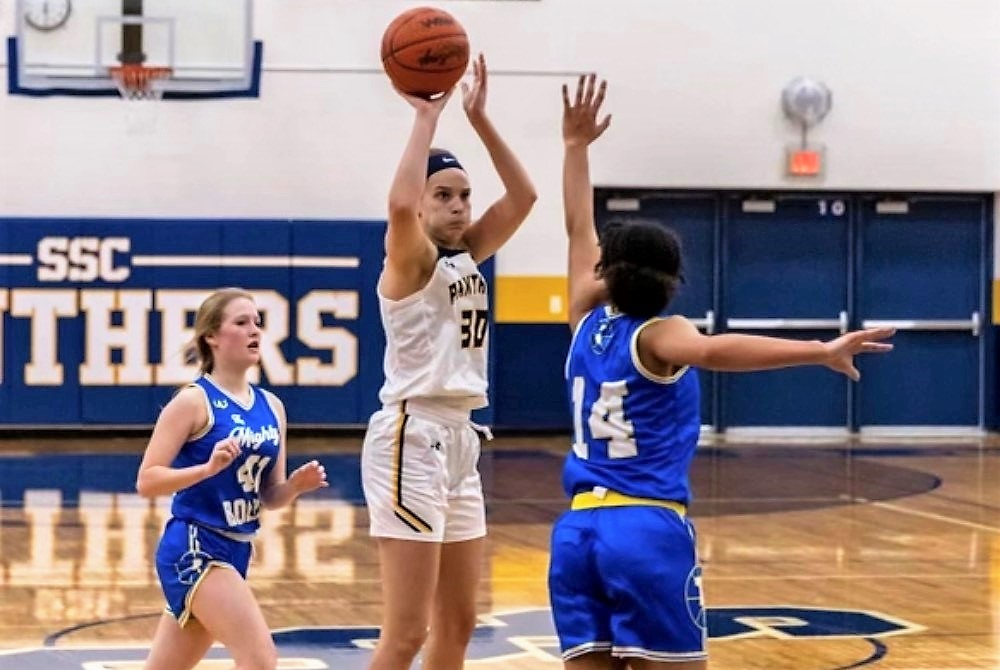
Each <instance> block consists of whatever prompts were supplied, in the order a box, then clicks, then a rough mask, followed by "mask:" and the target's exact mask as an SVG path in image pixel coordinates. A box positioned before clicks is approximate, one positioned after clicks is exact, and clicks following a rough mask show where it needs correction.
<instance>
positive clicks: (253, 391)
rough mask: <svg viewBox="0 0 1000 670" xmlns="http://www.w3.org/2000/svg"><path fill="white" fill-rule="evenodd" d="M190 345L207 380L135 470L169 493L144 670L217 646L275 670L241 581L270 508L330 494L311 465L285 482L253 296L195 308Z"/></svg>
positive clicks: (235, 293)
mask: <svg viewBox="0 0 1000 670" xmlns="http://www.w3.org/2000/svg"><path fill="white" fill-rule="evenodd" d="M194 331H195V336H194V340H193V342H192V345H191V349H192V350H191V354H192V358H194V359H196V360H198V362H199V363H200V368H201V375H200V376H199V377H198V379H196V380H195V381H194V382H193V383H192V384H190V385H188V386H186V387H185V388H183V389H181V390H180V391H179V392H178V393H177V394H176V395H175V396H174V397H173V398H172V399H171V400H170V402H169V403H167V405H166V407H164V408H163V411H162V412H161V413H160V416H159V418H158V419H157V421H156V426H155V427H154V428H153V434H152V436H151V437H150V440H149V445H148V446H147V447H146V453H145V455H144V457H143V459H142V464H141V465H140V466H139V475H138V479H137V481H136V488H137V490H138V491H139V494H140V495H142V496H144V497H147V498H155V497H162V496H169V495H171V494H173V501H172V504H171V518H170V520H169V521H168V522H167V525H166V527H165V529H164V531H163V536H162V538H161V539H160V544H159V547H158V548H157V551H156V572H157V575H158V576H159V578H160V584H161V586H162V588H163V593H164V596H165V598H166V601H167V611H166V612H165V613H164V615H163V617H162V618H161V619H160V622H159V625H158V627H157V629H156V634H155V636H154V638H153V645H152V649H151V650H150V653H149V657H148V658H147V659H146V664H145V666H144V667H145V670H189V669H190V668H193V667H194V666H195V665H196V664H197V663H198V662H199V661H200V660H201V659H202V657H203V656H204V655H205V652H206V651H208V648H209V647H210V646H211V645H212V643H213V642H215V641H216V640H217V641H219V642H221V643H222V644H224V645H225V647H226V649H227V650H228V651H229V653H230V654H231V655H232V657H233V661H234V662H235V663H236V665H235V668H236V669H237V670H274V668H276V667H277V665H278V654H277V651H276V650H275V647H274V642H273V640H272V639H271V633H270V630H269V629H268V626H267V624H266V623H265V621H264V617H263V615H262V613H261V610H260V607H259V606H258V605H257V601H256V599H255V598H254V596H253V593H252V592H251V590H250V587H249V586H248V585H247V582H246V574H247V566H248V564H249V562H250V555H251V553H252V548H251V544H250V543H251V540H252V539H253V536H254V533H255V532H256V531H257V528H258V527H259V525H260V523H259V521H258V517H259V515H260V512H261V510H262V509H263V508H268V509H272V508H277V507H283V506H284V505H287V504H289V503H290V502H292V501H293V500H295V499H296V498H297V497H298V496H300V495H302V494H303V493H307V492H309V491H313V490H315V489H317V488H320V487H323V486H326V485H327V483H326V472H325V470H324V468H323V466H322V465H320V464H319V463H317V462H316V461H310V462H309V463H306V464H305V465H303V466H301V467H300V468H298V469H297V470H295V471H294V472H292V473H291V475H289V476H288V477H287V478H286V477H285V432H286V431H285V408H284V406H283V405H282V403H281V401H280V400H278V398H277V397H275V396H274V395H273V394H271V393H269V392H267V391H264V390H263V389H260V388H258V387H256V386H253V385H252V384H249V383H248V382H247V371H248V370H249V369H250V368H252V367H254V366H256V365H258V364H259V363H260V335H261V330H260V315H259V314H258V312H257V306H256V305H255V303H254V300H253V296H251V295H250V294H249V293H247V292H246V291H243V290H240V289H222V290H219V291H216V292H215V293H213V294H212V295H210V296H209V297H208V298H207V299H206V300H205V301H204V302H203V303H202V304H201V306H200V307H199V308H198V313H197V315H196V316H195V324H194Z"/></svg>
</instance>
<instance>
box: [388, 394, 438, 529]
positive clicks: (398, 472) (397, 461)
mask: <svg viewBox="0 0 1000 670" xmlns="http://www.w3.org/2000/svg"><path fill="white" fill-rule="evenodd" d="M409 420H410V415H409V414H407V413H406V401H405V400H404V401H403V403H402V405H401V406H400V408H399V418H398V419H396V440H395V443H394V445H393V453H392V507H393V512H395V514H396V517H397V518H398V519H399V520H400V521H402V522H403V523H405V524H406V525H407V526H409V527H410V528H411V529H413V530H414V531H416V532H417V533H430V532H431V531H432V530H433V529H432V528H431V525H430V524H429V523H427V522H426V521H424V520H423V519H421V518H420V517H419V516H418V515H417V514H416V513H415V512H414V511H413V510H411V509H409V508H408V507H407V506H406V505H404V504H403V446H404V442H405V441H406V422H407V421H409Z"/></svg>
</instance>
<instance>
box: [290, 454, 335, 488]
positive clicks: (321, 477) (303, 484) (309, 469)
mask: <svg viewBox="0 0 1000 670" xmlns="http://www.w3.org/2000/svg"><path fill="white" fill-rule="evenodd" d="M288 481H289V482H290V483H291V485H292V487H294V489H295V490H296V491H298V492H299V493H300V494H301V493H308V492H309V491H315V490H316V489H318V488H323V487H325V486H329V485H330V484H329V483H328V482H327V481H326V468H324V467H323V466H322V465H320V463H319V461H309V462H308V463H306V464H305V465H301V466H299V467H297V468H296V469H295V471H294V472H292V474H291V475H289V477H288Z"/></svg>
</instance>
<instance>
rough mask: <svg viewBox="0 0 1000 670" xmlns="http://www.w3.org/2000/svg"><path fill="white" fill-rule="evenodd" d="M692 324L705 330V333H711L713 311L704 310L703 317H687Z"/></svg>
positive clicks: (713, 322) (713, 320)
mask: <svg viewBox="0 0 1000 670" xmlns="http://www.w3.org/2000/svg"><path fill="white" fill-rule="evenodd" d="M688 320H689V321H690V322H691V323H693V324H694V327H695V328H698V329H699V330H703V331H705V334H706V335H711V334H712V333H714V332H715V312H713V311H712V310H708V311H707V312H705V318H704V319H688Z"/></svg>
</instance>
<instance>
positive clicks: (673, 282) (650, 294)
mask: <svg viewBox="0 0 1000 670" xmlns="http://www.w3.org/2000/svg"><path fill="white" fill-rule="evenodd" d="M600 245H601V259H600V260H599V261H598V262H597V267H596V268H595V271H596V272H597V274H598V276H599V277H601V278H603V279H604V283H605V284H606V285H607V287H608V295H609V297H610V299H611V303H612V304H613V305H614V306H615V308H616V309H618V311H620V312H623V313H625V314H628V315H629V316H635V317H639V318H650V317H653V316H656V315H657V314H660V313H662V312H663V310H665V309H666V308H667V305H669V304H670V301H671V300H672V299H673V297H674V295H675V294H676V292H677V287H678V285H679V284H680V283H681V282H682V281H684V277H683V275H682V274H681V242H680V239H679V238H678V237H677V234H676V233H674V231H672V230H671V229H670V228H667V227H666V226H664V225H662V224H660V223H658V222H656V221H648V220H644V219H623V220H614V221H611V222H609V223H608V224H607V225H606V226H605V227H604V230H602V231H601V237H600Z"/></svg>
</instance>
